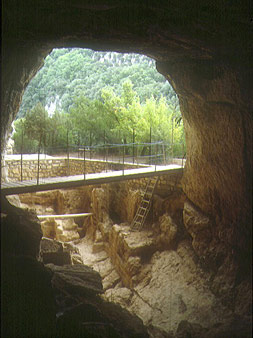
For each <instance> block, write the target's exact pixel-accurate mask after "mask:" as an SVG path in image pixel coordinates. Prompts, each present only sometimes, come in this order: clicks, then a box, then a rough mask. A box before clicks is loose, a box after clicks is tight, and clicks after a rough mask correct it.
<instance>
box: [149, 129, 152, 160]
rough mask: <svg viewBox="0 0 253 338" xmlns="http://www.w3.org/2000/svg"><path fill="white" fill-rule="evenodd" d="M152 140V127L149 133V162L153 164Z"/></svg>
mask: <svg viewBox="0 0 253 338" xmlns="http://www.w3.org/2000/svg"><path fill="white" fill-rule="evenodd" d="M151 142H152V128H151V127H150V134H149V143H150V146H149V164H151V161H152V160H151V155H152V149H151Z"/></svg>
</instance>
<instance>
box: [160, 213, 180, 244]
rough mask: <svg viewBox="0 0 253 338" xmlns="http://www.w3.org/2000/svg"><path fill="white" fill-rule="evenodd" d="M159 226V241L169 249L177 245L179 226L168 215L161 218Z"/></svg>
mask: <svg viewBox="0 0 253 338" xmlns="http://www.w3.org/2000/svg"><path fill="white" fill-rule="evenodd" d="M159 226H160V231H161V235H160V236H159V241H160V242H161V244H163V245H165V246H166V247H167V248H171V247H173V245H175V239H176V235H177V232H178V226H177V224H176V223H175V222H174V221H173V220H172V218H171V217H170V216H169V215H168V214H164V215H163V216H161V217H160V218H159Z"/></svg>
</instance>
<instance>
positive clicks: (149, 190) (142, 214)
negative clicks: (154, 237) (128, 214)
mask: <svg viewBox="0 0 253 338" xmlns="http://www.w3.org/2000/svg"><path fill="white" fill-rule="evenodd" d="M157 181H158V177H157V178H156V179H155V180H152V178H150V179H149V181H148V183H147V186H146V189H145V192H144V194H143V196H142V200H141V203H140V206H139V207H138V209H137V212H136V214H135V216H134V219H133V221H132V224H131V229H132V230H136V231H140V230H141V229H142V227H143V224H144V222H145V219H146V217H147V215H148V212H149V210H150V207H151V200H152V197H153V194H154V190H155V187H156V184H157Z"/></svg>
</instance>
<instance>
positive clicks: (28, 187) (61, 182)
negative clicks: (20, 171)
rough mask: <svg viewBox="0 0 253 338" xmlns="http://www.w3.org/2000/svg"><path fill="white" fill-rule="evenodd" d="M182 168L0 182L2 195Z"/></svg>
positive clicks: (179, 171)
mask: <svg viewBox="0 0 253 338" xmlns="http://www.w3.org/2000/svg"><path fill="white" fill-rule="evenodd" d="M182 172H183V168H182V167H181V166H179V165H176V164H170V165H167V166H156V167H155V166H150V167H147V168H139V169H126V170H124V171H123V170H119V171H112V172H103V173H96V174H86V175H85V179H84V175H75V176H64V177H50V178H41V179H40V181H39V184H37V180H30V181H22V182H19V181H18V182H17V181H16V182H5V183H2V184H1V194H2V195H15V194H23V193H28V192H36V191H46V190H54V189H66V188H75V187H80V186H84V185H97V184H105V183H111V182H117V181H123V180H131V179H136V178H142V177H151V176H160V175H164V174H166V175H169V174H172V175H173V174H176V173H178V174H180V173H182Z"/></svg>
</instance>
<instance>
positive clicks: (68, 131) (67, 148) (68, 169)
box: [67, 131, 69, 176]
mask: <svg viewBox="0 0 253 338" xmlns="http://www.w3.org/2000/svg"><path fill="white" fill-rule="evenodd" d="M67 176H69V131H67Z"/></svg>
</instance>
